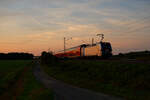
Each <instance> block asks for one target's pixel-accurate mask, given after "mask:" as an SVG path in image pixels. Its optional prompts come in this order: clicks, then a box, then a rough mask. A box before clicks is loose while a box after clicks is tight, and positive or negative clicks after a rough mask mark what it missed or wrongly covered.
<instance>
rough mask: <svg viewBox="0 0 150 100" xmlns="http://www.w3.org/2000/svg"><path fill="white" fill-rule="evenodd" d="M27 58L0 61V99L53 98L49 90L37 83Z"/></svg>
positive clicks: (37, 99)
mask: <svg viewBox="0 0 150 100" xmlns="http://www.w3.org/2000/svg"><path fill="white" fill-rule="evenodd" d="M32 68H33V63H32V61H29V60H12V61H11V60H2V61H0V100H47V99H48V98H49V100H53V93H52V91H51V90H49V89H46V88H44V87H43V85H42V84H40V83H38V82H37V81H36V79H35V78H34V76H33V74H32Z"/></svg>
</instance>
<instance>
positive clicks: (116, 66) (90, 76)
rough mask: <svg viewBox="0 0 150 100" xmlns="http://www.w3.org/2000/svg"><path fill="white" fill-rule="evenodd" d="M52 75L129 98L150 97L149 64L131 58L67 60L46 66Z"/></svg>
mask: <svg viewBox="0 0 150 100" xmlns="http://www.w3.org/2000/svg"><path fill="white" fill-rule="evenodd" d="M43 68H44V70H45V71H46V72H47V73H48V74H49V75H50V76H52V77H54V78H56V79H59V80H62V81H64V82H66V83H70V84H72V85H75V86H78V87H82V88H87V89H90V90H93V91H97V92H103V93H106V94H109V95H114V96H120V97H122V98H125V99H127V100H150V95H149V94H150V84H149V83H150V74H149V73H150V64H149V63H144V62H142V63H139V62H136V61H135V62H128V61H109V60H108V61H98V60H97V61H94V60H93V61H90V60H67V61H61V62H60V63H57V64H54V65H49V66H44V67H43Z"/></svg>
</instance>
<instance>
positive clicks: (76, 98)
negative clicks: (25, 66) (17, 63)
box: [33, 64, 122, 100]
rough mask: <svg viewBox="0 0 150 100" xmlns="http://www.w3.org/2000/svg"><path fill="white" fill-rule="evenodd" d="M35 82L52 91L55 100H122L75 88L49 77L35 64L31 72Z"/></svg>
mask: <svg viewBox="0 0 150 100" xmlns="http://www.w3.org/2000/svg"><path fill="white" fill-rule="evenodd" d="M33 73H34V75H35V77H36V79H37V80H39V81H40V82H41V83H43V84H44V86H45V87H46V88H51V89H53V91H54V93H55V100H122V99H120V98H116V97H112V96H108V95H105V94H102V93H96V92H92V91H89V90H87V89H82V88H77V87H74V86H71V85H68V84H65V83H63V82H61V81H58V80H55V79H53V78H51V77H49V76H48V75H47V74H46V73H45V72H44V71H43V70H42V69H41V68H40V65H39V64H37V65H36V67H35V68H34V71H33Z"/></svg>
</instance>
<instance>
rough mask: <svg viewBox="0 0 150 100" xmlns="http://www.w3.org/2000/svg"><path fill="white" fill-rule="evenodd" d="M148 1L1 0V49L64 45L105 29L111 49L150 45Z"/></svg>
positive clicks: (37, 50)
mask: <svg viewBox="0 0 150 100" xmlns="http://www.w3.org/2000/svg"><path fill="white" fill-rule="evenodd" d="M149 5H150V1H148V0H132V1H131V0H61V1H60V0H1V1H0V47H1V48H0V52H29V53H34V54H35V55H40V53H41V52H42V51H48V50H49V48H50V50H52V51H59V50H62V49H63V37H68V38H69V37H72V38H73V39H72V40H70V41H68V44H67V47H68V48H69V47H73V46H76V45H79V44H81V43H91V38H92V37H96V34H99V33H103V34H105V39H104V41H109V42H111V44H112V47H113V52H114V53H119V52H129V51H135V50H150V45H149V43H150V38H149V37H150V10H149V9H150V6H149Z"/></svg>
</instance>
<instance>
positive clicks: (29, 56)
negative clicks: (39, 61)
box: [0, 53, 34, 60]
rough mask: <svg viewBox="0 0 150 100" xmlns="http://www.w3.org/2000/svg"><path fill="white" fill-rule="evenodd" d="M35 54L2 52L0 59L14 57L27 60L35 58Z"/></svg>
mask: <svg viewBox="0 0 150 100" xmlns="http://www.w3.org/2000/svg"><path fill="white" fill-rule="evenodd" d="M33 57H34V55H33V54H30V53H0V60H3V59H4V60H5V59H8V60H9V59H10V60H11V59H14V60H19V59H21V60H27V59H33Z"/></svg>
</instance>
